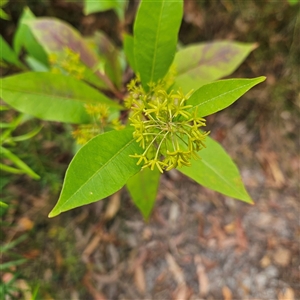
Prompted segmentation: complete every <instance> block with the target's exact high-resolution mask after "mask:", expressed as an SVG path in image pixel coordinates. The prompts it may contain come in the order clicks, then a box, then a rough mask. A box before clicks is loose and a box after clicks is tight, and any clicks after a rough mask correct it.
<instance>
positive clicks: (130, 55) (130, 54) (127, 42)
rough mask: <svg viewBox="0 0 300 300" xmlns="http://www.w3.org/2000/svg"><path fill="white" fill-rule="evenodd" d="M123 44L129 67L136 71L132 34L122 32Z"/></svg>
mask: <svg viewBox="0 0 300 300" xmlns="http://www.w3.org/2000/svg"><path fill="white" fill-rule="evenodd" d="M123 37H124V39H123V44H124V52H125V55H126V58H127V61H128V63H129V65H130V67H131V69H132V70H133V71H134V72H136V66H135V58H134V40H133V36H132V35H129V34H124V36H123Z"/></svg>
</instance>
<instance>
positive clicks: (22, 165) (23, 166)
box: [0, 146, 40, 179]
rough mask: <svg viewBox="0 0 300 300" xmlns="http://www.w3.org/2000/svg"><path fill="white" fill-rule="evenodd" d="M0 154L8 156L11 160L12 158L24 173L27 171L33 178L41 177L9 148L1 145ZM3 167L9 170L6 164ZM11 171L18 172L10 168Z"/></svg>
mask: <svg viewBox="0 0 300 300" xmlns="http://www.w3.org/2000/svg"><path fill="white" fill-rule="evenodd" d="M0 154H1V157H6V158H8V159H9V160H11V161H12V162H13V163H14V164H15V165H16V166H17V167H18V168H19V169H20V170H21V171H22V173H25V174H27V175H29V176H30V177H32V178H33V179H40V176H39V175H38V174H36V173H35V172H34V171H33V170H32V169H31V168H29V167H28V166H27V165H26V164H25V163H24V162H23V161H22V160H21V159H20V158H19V157H18V156H16V155H15V154H13V153H12V152H11V151H9V150H8V149H6V148H4V147H1V146H0ZM8 167H9V166H8ZM1 169H3V170H5V171H7V170H8V169H7V168H5V165H4V167H3V166H2V168H1ZM15 170H17V169H15ZM10 172H11V173H16V172H13V170H10Z"/></svg>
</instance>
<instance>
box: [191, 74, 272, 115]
mask: <svg viewBox="0 0 300 300" xmlns="http://www.w3.org/2000/svg"><path fill="white" fill-rule="evenodd" d="M265 79H266V77H264V76H261V77H257V78H253V79H225V80H219V81H216V82H212V83H209V84H206V85H204V86H202V87H201V88H199V89H198V90H197V91H195V92H194V93H193V94H192V96H191V97H190V98H189V99H188V100H187V102H186V104H187V105H193V108H192V110H195V109H197V115H198V116H199V117H205V116H208V115H211V114H213V113H215V112H217V111H220V110H222V109H224V108H226V107H228V106H229V105H231V104H232V103H233V102H235V101H236V100H237V99H238V98H240V97H241V96H242V95H244V94H245V93H246V92H247V91H248V90H250V89H251V88H252V87H253V86H255V85H257V84H258V83H260V82H262V81H264V80H265Z"/></svg>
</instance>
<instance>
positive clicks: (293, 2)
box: [288, 0, 300, 5]
mask: <svg viewBox="0 0 300 300" xmlns="http://www.w3.org/2000/svg"><path fill="white" fill-rule="evenodd" d="M288 2H289V4H290V5H296V4H297V3H299V2H300V0H288Z"/></svg>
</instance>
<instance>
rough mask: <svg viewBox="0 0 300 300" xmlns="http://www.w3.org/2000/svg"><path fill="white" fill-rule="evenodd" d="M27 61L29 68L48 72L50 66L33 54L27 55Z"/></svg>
mask: <svg viewBox="0 0 300 300" xmlns="http://www.w3.org/2000/svg"><path fill="white" fill-rule="evenodd" d="M24 59H25V61H26V63H27V65H28V66H29V68H30V69H31V70H32V71H35V72H48V71H49V68H48V67H46V66H45V65H44V64H42V63H41V62H40V61H39V60H37V59H35V58H34V57H33V56H29V55H26V56H25V58H24Z"/></svg>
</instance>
